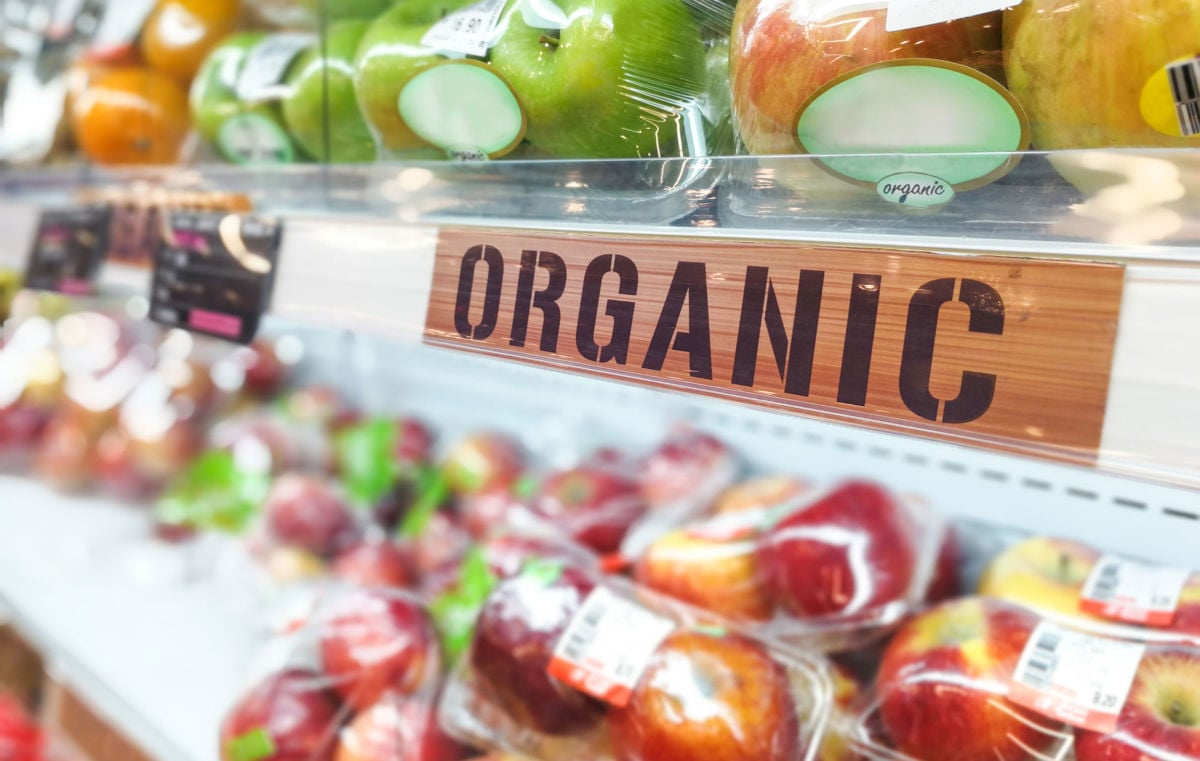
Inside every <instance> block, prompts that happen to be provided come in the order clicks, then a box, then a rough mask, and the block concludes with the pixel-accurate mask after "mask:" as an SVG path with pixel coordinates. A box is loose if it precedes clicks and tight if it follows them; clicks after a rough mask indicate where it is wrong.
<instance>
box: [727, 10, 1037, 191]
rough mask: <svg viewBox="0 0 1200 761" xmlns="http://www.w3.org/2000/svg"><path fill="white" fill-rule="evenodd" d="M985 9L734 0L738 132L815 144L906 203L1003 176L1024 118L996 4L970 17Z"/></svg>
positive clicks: (798, 145) (771, 150) (802, 147)
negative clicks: (1012, 88)
mask: <svg viewBox="0 0 1200 761" xmlns="http://www.w3.org/2000/svg"><path fill="white" fill-rule="evenodd" d="M977 7H979V6H964V5H963V4H955V3H940V4H921V3H899V2H893V3H889V2H886V0H867V1H866V2H864V1H863V0H835V1H834V2H825V1H824V0H783V1H782V2H777V1H775V0H744V1H743V2H740V3H738V7H737V13H736V16H735V19H734V24H733V32H732V35H731V41H730V70H729V71H730V85H731V88H732V95H733V111H734V118H735V123H736V125H737V131H738V135H739V137H740V140H741V142H742V144H743V145H744V147H745V148H746V149H747V150H748V151H749V152H750V153H752V154H757V155H777V154H794V153H801V154H809V155H812V156H814V157H816V158H815V162H816V164H817V165H818V166H819V167H820V168H821V169H822V170H824V171H825V172H827V173H828V174H832V175H834V176H835V177H838V178H840V179H842V180H844V181H847V182H849V183H851V184H853V185H857V186H860V187H862V188H864V189H869V190H871V191H875V192H878V193H879V194H880V195H882V196H883V197H884V198H885V199H888V200H892V201H894V202H896V203H902V204H905V205H910V206H919V207H928V206H937V205H940V204H942V203H945V202H947V201H949V200H950V199H951V198H953V195H954V191H955V190H965V189H971V188H975V187H979V186H981V185H985V184H987V183H989V182H991V181H993V180H995V179H998V178H999V177H1001V176H1003V175H1004V174H1006V173H1007V172H1008V171H1010V170H1011V169H1012V168H1013V167H1014V166H1016V163H1017V161H1018V160H1019V158H1020V156H1019V153H1017V152H1020V151H1024V150H1025V149H1026V148H1028V147H1029V124H1028V120H1027V118H1026V115H1025V110H1024V109H1023V108H1022V106H1021V105H1020V103H1019V102H1018V99H1016V98H1014V97H1013V95H1012V94H1011V93H1009V92H1008V90H1007V89H1005V87H1004V73H1003V70H1002V57H1003V56H1002V52H1001V29H1000V27H1001V13H1000V12H999V11H993V12H989V13H984V14H977V15H968V16H965V17H964V16H963V15H962V14H963V13H964V12H965V10H968V9H970V10H974V9H975V8H977ZM1047 49H1050V48H1047ZM1053 57H1054V56H1048V58H1051V59H1053ZM881 124H886V125H887V128H886V129H881V128H880V125H881ZM948 154H953V155H948ZM968 155H969V157H968ZM812 163H813V162H800V161H797V162H794V163H792V164H791V168H794V169H795V170H796V171H797V172H805V171H806V168H807V167H809V166H810V165H811V164H812ZM813 168H814V169H815V168H816V167H813ZM807 175H811V177H812V179H813V180H814V181H822V180H824V181H825V184H826V185H830V186H834V187H836V186H838V183H835V182H831V181H828V178H827V177H826V178H822V177H821V175H822V172H820V171H817V172H815V173H813V172H808V173H807ZM807 175H806V176H807ZM795 179H796V181H797V182H796V183H795V184H797V186H799V183H800V182H801V181H803V179H804V177H797V178H795ZM889 185H890V186H893V187H894V188H908V190H903V191H887V190H885V188H886V187H887V186H889ZM814 187H816V186H814Z"/></svg>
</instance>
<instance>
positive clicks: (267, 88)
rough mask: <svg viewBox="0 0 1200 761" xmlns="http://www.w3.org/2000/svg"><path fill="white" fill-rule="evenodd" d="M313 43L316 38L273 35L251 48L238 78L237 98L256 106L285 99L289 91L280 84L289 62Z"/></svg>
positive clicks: (309, 35) (293, 33)
mask: <svg viewBox="0 0 1200 761" xmlns="http://www.w3.org/2000/svg"><path fill="white" fill-rule="evenodd" d="M316 41H317V38H316V36H315V35H312V34H302V33H299V32H290V33H287V34H272V35H271V36H269V37H267V38H266V39H264V40H263V41H262V42H260V43H258V44H257V45H255V46H254V47H252V48H251V49H250V52H248V53H247V54H246V61H245V63H244V64H243V65H242V74H241V76H240V77H238V83H237V95H238V98H240V99H241V100H243V101H246V102H249V103H258V102H261V101H265V100H277V99H279V98H283V97H285V96H286V95H287V94H288V88H287V87H286V86H285V85H284V84H283V80H284V78H285V77H286V76H287V72H288V69H289V68H290V67H291V65H292V61H294V60H296V56H298V55H300V54H301V53H302V52H304V51H305V50H306V49H307V48H308V47H310V46H311V45H314V44H316Z"/></svg>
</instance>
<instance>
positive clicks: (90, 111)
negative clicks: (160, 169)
mask: <svg viewBox="0 0 1200 761" xmlns="http://www.w3.org/2000/svg"><path fill="white" fill-rule="evenodd" d="M71 128H72V130H73V132H74V133H75V142H76V143H78V145H79V148H80V150H82V151H83V153H84V154H85V155H86V156H87V157H88V158H89V159H91V160H92V161H95V162H96V163H98V164H172V163H174V162H175V161H176V160H177V159H178V158H179V149H180V147H181V146H182V145H183V141H184V139H185V138H186V137H187V133H188V128H189V120H188V100H187V93H185V92H184V90H183V88H182V87H180V85H179V84H178V83H177V82H176V81H175V80H173V79H171V78H170V77H168V76H165V75H163V74H159V73H158V72H157V71H154V70H153V69H145V68H123V69H115V70H112V71H108V72H101V73H99V74H98V75H97V76H96V78H95V79H94V80H93V81H92V82H91V83H90V84H89V85H88V86H87V88H86V89H84V91H83V92H82V93H81V94H80V95H79V97H78V98H76V100H75V102H74V104H73V105H72V108H71Z"/></svg>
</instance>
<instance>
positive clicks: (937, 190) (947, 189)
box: [875, 172, 954, 209]
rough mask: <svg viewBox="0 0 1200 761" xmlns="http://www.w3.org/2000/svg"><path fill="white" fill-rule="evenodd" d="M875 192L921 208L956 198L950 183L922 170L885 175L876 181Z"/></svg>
mask: <svg viewBox="0 0 1200 761" xmlns="http://www.w3.org/2000/svg"><path fill="white" fill-rule="evenodd" d="M875 192H876V193H878V194H879V197H880V198H882V199H883V200H885V201H890V202H891V203H895V204H900V205H901V206H915V207H917V208H920V209H924V208H928V207H930V206H941V205H942V204H944V203H950V201H951V200H953V198H954V188H953V187H951V185H950V183H948V182H946V181H945V180H943V179H942V178H940V177H934V176H933V175H932V174H921V173H920V172H899V173H898V174H893V175H889V176H887V177H884V178H883V179H882V180H880V181H879V182H878V183H876V185H875Z"/></svg>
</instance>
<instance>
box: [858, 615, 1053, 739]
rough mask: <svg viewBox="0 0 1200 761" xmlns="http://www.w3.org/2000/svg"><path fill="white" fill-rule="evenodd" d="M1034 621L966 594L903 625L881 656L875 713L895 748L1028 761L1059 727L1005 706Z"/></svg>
mask: <svg viewBox="0 0 1200 761" xmlns="http://www.w3.org/2000/svg"><path fill="white" fill-rule="evenodd" d="M1036 624H1037V618H1036V617H1035V616H1033V615H1032V614H1030V613H1028V612H1026V611H1025V610H1023V609H1021V608H1018V607H1016V606H1012V605H1008V604H1007V603H1003V602H1000V601H998V600H990V599H988V598H983V597H965V598H959V599H957V600H953V601H951V602H947V603H943V604H942V605H939V606H937V607H935V608H932V609H930V610H928V611H926V612H924V613H922V614H921V615H919V616H917V617H916V618H914V619H912V620H911V621H909V622H908V623H907V624H905V626H904V627H903V628H902V629H901V630H900V631H899V632H898V633H897V634H896V636H895V637H894V638H893V639H892V641H891V643H889V645H888V647H887V649H886V650H885V651H884V654H883V659H882V661H881V663H880V666H879V673H878V675H877V677H876V683H875V689H876V694H877V696H878V700H879V716H880V719H881V720H882V724H883V728H884V731H885V732H886V734H887V737H888V738H889V739H890V741H891V743H892V744H893V745H894V746H895V748H896V749H897V750H899V751H901V752H902V753H906V754H908V755H910V756H912V757H913V758H919V759H921V760H922V761H1027V760H1028V759H1029V758H1030V757H1031V756H1030V754H1031V753H1038V752H1040V751H1043V750H1047V749H1048V748H1049V747H1050V746H1051V744H1052V743H1053V742H1054V741H1055V740H1056V738H1055V736H1054V735H1052V734H1050V733H1048V732H1046V731H1043V730H1040V729H1039V728H1038V727H1039V726H1040V727H1048V726H1049V727H1053V728H1054V730H1057V729H1058V726H1057V725H1055V724H1054V723H1053V722H1050V721H1049V720H1047V719H1041V718H1038V717H1037V716H1035V715H1034V714H1032V713H1031V712H1029V711H1026V710H1025V709H1024V708H1021V707H1020V706H1017V705H1016V704H1013V703H1009V702H1008V699H1007V698H1006V695H1007V694H1008V684H1009V679H1010V678H1011V677H1012V674H1013V671H1014V669H1015V668H1016V666H1017V662H1018V661H1019V660H1020V657H1021V651H1022V650H1023V649H1024V647H1025V643H1026V641H1027V640H1028V639H1029V635H1030V634H1031V633H1032V631H1033V628H1034V626H1036Z"/></svg>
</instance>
